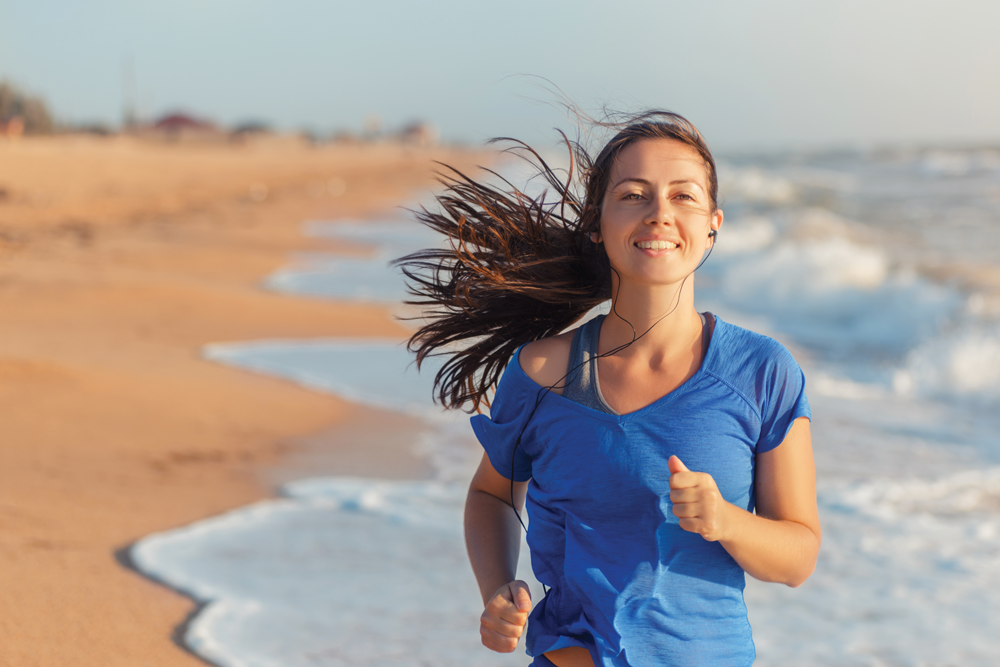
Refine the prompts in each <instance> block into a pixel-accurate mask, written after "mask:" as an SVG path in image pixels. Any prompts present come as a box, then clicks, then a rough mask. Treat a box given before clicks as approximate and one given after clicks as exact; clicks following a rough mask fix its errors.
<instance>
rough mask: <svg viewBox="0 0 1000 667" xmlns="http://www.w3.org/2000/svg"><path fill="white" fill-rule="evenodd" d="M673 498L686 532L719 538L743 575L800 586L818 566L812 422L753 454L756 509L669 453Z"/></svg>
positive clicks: (799, 424) (801, 420) (801, 421)
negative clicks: (735, 502)
mask: <svg viewBox="0 0 1000 667" xmlns="http://www.w3.org/2000/svg"><path fill="white" fill-rule="evenodd" d="M669 466H670V472H671V475H670V489H671V491H670V500H671V501H672V502H673V505H674V514H675V515H677V517H679V518H680V526H681V528H683V529H684V530H687V531H690V532H694V533H698V534H700V535H701V536H702V537H704V538H705V539H706V540H709V541H712V542H716V541H717V542H719V544H721V545H722V546H723V547H724V548H725V550H726V551H728V552H729V555H730V556H732V557H733V559H734V560H736V562H737V563H739V564H740V567H742V568H743V569H744V570H746V572H747V573H748V574H750V575H751V576H752V577H754V578H756V579H760V580H762V581H773V582H778V583H782V584H786V585H788V586H792V587H796V586H801V585H802V583H803V582H805V580H806V579H808V578H809V575H811V574H812V573H813V570H814V569H815V568H816V557H817V556H818V555H819V544H820V537H821V532H820V525H819V512H818V511H817V509H816V467H815V464H814V462H813V452H812V438H811V436H810V434H809V420H808V419H807V418H805V417H800V418H798V419H796V420H795V422H793V424H792V427H791V429H789V431H788V435H786V436H785V439H784V440H783V441H782V443H781V444H780V445H779V446H777V447H775V448H774V449H772V450H770V451H768V452H764V453H762V454H758V455H757V462H756V475H755V482H754V484H755V491H756V496H757V507H756V510H757V513H756V514H751V513H750V512H747V511H746V510H744V509H742V508H740V507H737V506H736V505H733V504H731V503H729V502H727V501H726V500H725V499H724V498H723V497H722V494H721V493H719V489H718V487H717V486H716V484H715V480H714V479H713V478H712V476H711V475H709V474H707V473H702V472H693V471H690V470H688V469H687V468H686V467H685V466H684V464H683V463H682V462H681V460H680V459H678V458H677V457H676V456H672V457H670V461H669Z"/></svg>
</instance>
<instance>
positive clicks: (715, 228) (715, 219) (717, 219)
mask: <svg viewBox="0 0 1000 667" xmlns="http://www.w3.org/2000/svg"><path fill="white" fill-rule="evenodd" d="M711 225H712V228H711V229H710V230H709V232H708V243H707V244H706V247H708V248H711V247H712V246H713V245H715V242H716V241H718V240H719V228H720V227H722V209H721V208H718V209H716V210H715V213H714V214H712V222H711Z"/></svg>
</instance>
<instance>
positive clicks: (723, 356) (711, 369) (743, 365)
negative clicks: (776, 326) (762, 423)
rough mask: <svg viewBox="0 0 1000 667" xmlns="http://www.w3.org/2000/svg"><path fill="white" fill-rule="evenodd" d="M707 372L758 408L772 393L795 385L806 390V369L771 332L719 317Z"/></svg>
mask: <svg viewBox="0 0 1000 667" xmlns="http://www.w3.org/2000/svg"><path fill="white" fill-rule="evenodd" d="M712 346H713V348H714V350H713V353H712V354H711V355H710V358H709V359H707V360H706V361H707V362H708V363H707V366H708V367H707V369H706V370H707V372H708V373H709V374H711V375H713V376H715V377H716V378H718V379H720V380H722V381H723V382H724V383H726V384H728V385H729V386H730V387H731V388H732V389H734V390H736V391H737V392H738V393H739V394H741V395H742V396H743V397H744V398H745V399H746V400H747V401H748V402H750V403H751V404H753V405H754V406H755V409H757V410H758V411H763V410H764V409H765V408H766V406H767V404H768V403H769V397H770V396H772V395H773V394H775V393H776V392H777V393H781V392H782V391H784V390H785V389H787V388H791V387H792V386H794V387H795V388H796V389H795V391H796V392H799V391H801V390H802V387H803V386H804V383H805V379H804V377H803V375H802V369H801V368H800V367H799V365H798V363H797V362H796V361H795V358H794V357H793V356H792V354H791V352H789V351H788V349H787V348H786V347H785V346H784V345H782V344H781V343H779V342H778V341H776V340H774V339H773V338H771V337H769V336H765V335H763V334H759V333H757V332H755V331H750V330H749V329H744V328H742V327H738V326H735V325H732V324H728V323H725V322H722V321H721V320H720V321H718V324H717V326H716V332H715V335H713V337H712Z"/></svg>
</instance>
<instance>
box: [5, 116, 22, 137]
mask: <svg viewBox="0 0 1000 667" xmlns="http://www.w3.org/2000/svg"><path fill="white" fill-rule="evenodd" d="M22 134H24V119H23V118H21V117H20V116H14V117H13V118H10V119H8V120H0V137H6V138H8V139H17V138H18V137H19V136H21V135H22Z"/></svg>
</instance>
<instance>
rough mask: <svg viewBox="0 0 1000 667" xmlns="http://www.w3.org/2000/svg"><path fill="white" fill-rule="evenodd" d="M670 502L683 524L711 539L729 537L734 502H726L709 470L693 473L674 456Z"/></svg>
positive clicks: (670, 462) (675, 514) (685, 528)
mask: <svg viewBox="0 0 1000 667" xmlns="http://www.w3.org/2000/svg"><path fill="white" fill-rule="evenodd" d="M667 467H668V468H669V469H670V502H671V503H673V505H674V516H676V517H677V518H678V519H680V522H679V523H680V526H681V528H683V529H684V530H686V531H688V532H691V533H698V534H699V535H701V536H702V537H704V538H705V539H706V540H708V541H709V542H716V541H718V540H721V539H725V528H726V526H727V517H728V516H729V512H730V510H731V509H733V505H730V504H729V503H728V502H726V500H725V498H723V497H722V494H721V493H719V487H718V486H716V484H715V480H714V479H713V478H712V476H711V475H709V474H708V473H706V472H692V471H691V470H688V469H687V466H685V465H684V464H683V463H682V462H681V460H680V459H679V458H677V457H676V456H671V457H670V459H669V460H668V461H667Z"/></svg>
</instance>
